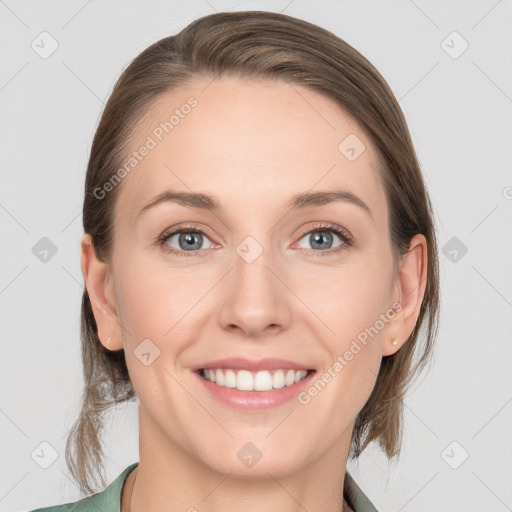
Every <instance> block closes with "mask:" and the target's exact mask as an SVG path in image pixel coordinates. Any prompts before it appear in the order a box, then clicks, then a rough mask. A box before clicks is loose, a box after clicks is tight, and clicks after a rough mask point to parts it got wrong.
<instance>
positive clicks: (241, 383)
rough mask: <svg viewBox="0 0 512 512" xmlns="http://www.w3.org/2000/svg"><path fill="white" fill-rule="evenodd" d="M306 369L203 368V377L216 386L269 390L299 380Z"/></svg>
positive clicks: (247, 389)
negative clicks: (252, 369) (249, 369)
mask: <svg viewBox="0 0 512 512" xmlns="http://www.w3.org/2000/svg"><path fill="white" fill-rule="evenodd" d="M307 373H308V372H307V371H306V370H273V371H269V370H262V371H259V372H250V371H248V370H238V371H235V370H224V369H220V368H217V369H215V370H214V369H207V370H203V373H202V375H203V377H204V378H205V379H207V380H210V381H211V382H215V383H216V384H217V385H218V386H224V387H227V388H237V389H238V390H240V391H269V390H271V389H279V388H282V387H284V386H291V385H293V384H295V383H296V382H299V381H301V380H302V379H303V378H304V377H305V376H306V375H307Z"/></svg>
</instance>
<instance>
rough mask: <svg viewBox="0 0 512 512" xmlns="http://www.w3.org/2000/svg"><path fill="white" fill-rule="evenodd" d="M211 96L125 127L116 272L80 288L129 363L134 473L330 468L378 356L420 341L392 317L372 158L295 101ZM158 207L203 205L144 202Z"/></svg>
mask: <svg viewBox="0 0 512 512" xmlns="http://www.w3.org/2000/svg"><path fill="white" fill-rule="evenodd" d="M207 85H208V82H207V81H200V80H197V81H195V82H193V83H191V84H190V85H188V86H186V87H183V88H182V89H180V90H179V91H173V92H172V93H166V94H165V95H163V96H161V97H160V98H159V99H158V100H157V101H156V102H155V103H154V104H153V105H152V107H151V109H150V110H149V111H148V112H147V113H146V115H145V117H144V118H143V119H142V120H141V121H140V123H139V124H138V125H137V126H136V128H135V129H134V132H133V137H132V139H131V141H130V148H131V149H132V150H133V151H138V154H139V156H140V158H138V157H137V163H136V165H134V166H133V168H131V169H130V171H129V172H126V176H125V177H124V178H123V180H122V182H121V183H120V184H118V185H116V186H118V187H120V190H119V197H118V201H117V203H116V206H115V211H114V213H115V224H114V245H113V253H112V260H111V264H110V265H108V266H106V267H104V270H105V274H104V276H105V279H104V280H101V282H102V283H103V284H101V285H100V284H98V285H97V286H98V287H97V288H94V287H95V286H96V285H95V284H93V280H92V279H91V281H90V283H91V285H90V289H91V291H93V292H95V293H96V297H97V298H100V297H104V301H105V302H104V309H101V308H100V307H99V306H98V304H97V303H96V300H95V301H93V302H94V304H93V306H94V311H95V316H96V320H97V323H98V329H99V335H100V338H101V339H102V342H103V343H105V344H106V341H105V340H106V338H107V337H111V338H112V341H111V343H110V344H109V345H108V348H110V349H118V348H124V350H125V355H126V361H127V364H128V368H129V372H130V376H131V379H132V382H133V386H134V388H135V391H136V394H137V396H138V399H139V404H140V405H139V414H140V432H141V434H140V435H141V459H142V451H144V452H145V453H151V456H152V457H153V458H155V459H158V458H160V457H161V458H162V460H163V459H164V458H168V457H169V455H170V454H171V453H172V454H173V457H176V454H177V453H179V454H180V455H179V457H182V458H184V459H186V460H188V461H194V463H195V464H197V465H198V467H199V468H203V469H205V470H212V471H220V472H223V473H228V472H232V474H235V475H236V474H239V475H243V476H245V477H251V476H255V477H256V476H261V475H266V474H267V471H268V472H270V473H271V474H273V475H283V474H286V473H287V472H290V471H292V470H297V468H302V467H306V466H308V465H309V466H311V465H313V464H315V463H317V462H318V461H319V460H322V459H325V458H327V457H331V458H332V459H333V461H336V460H337V461H338V462H339V460H340V458H341V457H343V456H344V457H346V455H347V450H348V444H349V442H350V436H351V433H352V428H353V424H354V421H355V419H356V416H357V414H358V413H359V411H360V410H361V408H362V407H363V405H364V404H365V402H366V401H367V400H368V397H369V396H370V393H371V391H372V389H373V387H374V384H375V380H376V377H377V374H378V369H379V365H380V362H381V358H382V356H383V355H388V354H391V353H392V352H394V351H395V350H397V349H398V348H399V346H398V347H393V346H392V345H391V344H390V343H391V340H392V339H395V338H397V339H400V344H401V343H402V341H403V340H404V339H405V338H406V337H407V335H408V334H410V329H412V326H413V323H411V322H413V320H410V321H409V323H406V322H404V309H403V308H402V312H401V313H399V312H395V311H393V310H391V307H392V306H393V304H394V303H396V302H397V301H399V300H400V299H402V298H403V297H404V294H403V291H404V290H405V289H406V287H404V283H403V282H402V283H401V282H400V275H399V274H398V273H397V272H395V270H394V266H393V259H392V254H391V247H390V243H389V232H388V216H389V212H388V207H387V203H386V197H385V191H384V188H383V185H382V183H381V181H380V177H379V175H378V173H377V171H376V165H377V155H376V152H375V150H374V148H373V147H372V144H371V142H370V140H369V138H368V136H367V135H366V133H365V132H364V131H363V130H362V128H361V127H360V126H359V125H358V124H357V123H356V122H355V121H354V120H353V119H352V118H350V117H349V116H348V115H347V114H345V113H344V112H343V111H342V110H340V109H339V108H338V107H337V106H336V105H335V104H334V103H332V102H331V101H330V100H328V99H326V98H324V97H323V96H321V95H319V94H317V93H314V92H312V91H309V90H308V89H305V88H303V87H301V86H297V85H294V86H293V87H291V86H290V85H288V84H286V83H285V82H280V81H278V82H254V81H251V82H246V81H242V80H241V79H237V78H221V79H217V80H214V81H213V82H212V83H210V84H209V85H208V87H206V86H207ZM191 97H193V98H194V100H193V101H191V100H189V98H191ZM185 105H189V107H188V108H187V107H184V106H185ZM175 111H176V112H175ZM173 113H176V115H175V117H174V119H172V120H171V123H172V128H169V125H167V126H166V125H165V124H161V123H165V122H166V121H167V122H169V119H170V117H171V115H172V114H173ZM162 126H164V127H165V126H166V129H165V128H162ZM347 137H349V139H347V141H345V143H343V144H342V145H341V149H340V147H339V146H340V143H342V142H343V141H344V140H345V139H346V138H347ZM362 144H364V150H362V148H363V146H362ZM143 146H146V147H147V148H149V149H148V150H147V151H144V150H141V151H139V149H140V148H141V147H143ZM351 147H353V148H354V151H351V150H350V148H351ZM361 150H362V151H361ZM142 153H144V154H145V155H144V156H142ZM354 156H355V157H356V158H354ZM132 163H133V162H132ZM334 191H336V192H341V191H343V192H344V193H345V195H340V196H338V197H335V196H334V195H332V196H323V200H322V196H319V195H318V193H326V192H334ZM165 192H173V193H186V194H191V193H194V194H203V195H204V196H211V200H208V201H205V200H204V197H203V201H199V200H197V199H196V200H195V202H190V201H189V202H187V201H184V200H180V201H172V200H163V201H160V202H157V203H156V204H151V203H153V202H154V200H155V198H158V197H160V196H161V194H163V193H165ZM107 193H109V192H107ZM313 193H314V194H317V195H316V196H313V197H309V200H307V197H306V196H303V197H302V199H303V200H302V201H298V200H297V197H298V196H299V195H301V194H306V195H307V194H313ZM315 197H316V200H315ZM212 198H213V199H212ZM326 198H327V199H326ZM328 199H331V200H328ZM294 200H295V204H293V201H294ZM215 202H218V207H217V208H212V207H211V206H212V205H213V204H214V203H215ZM95 264H97V265H99V263H98V262H96V263H95ZM413 266H414V265H413ZM84 268H86V266H85V267H84V266H83V269H84ZM98 268H99V267H98ZM411 268H412V267H411ZM84 275H87V270H85V271H84ZM98 275H99V274H98ZM408 275H409V276H412V275H413V272H412V271H411V272H409V273H408ZM420 278H421V276H420ZM97 281H98V283H99V281H100V280H97ZM412 281H414V280H410V281H409V282H408V286H409V287H410V288H411V289H412V288H413V283H412ZM418 281H419V279H418ZM417 284H418V283H417V282H416V285H417ZM101 286H103V288H101ZM420 291H421V287H420ZM411 310H414V304H413V305H412V306H411ZM105 311H109V314H105ZM412 316H414V315H412ZM407 330H409V332H406V331H407ZM370 332H371V333H372V334H371V335H370V334H369V333H370ZM365 333H366V336H365ZM226 359H227V360H228V361H220V362H219V360H226ZM205 367H209V368H210V369H212V373H213V376H212V377H211V379H215V380H216V382H215V383H214V382H212V380H206V379H205V378H204V376H203V372H202V369H203V368H205ZM215 368H217V369H218V370H219V371H220V373H221V375H220V376H219V372H216V371H215ZM228 370H234V371H233V372H232V373H233V374H231V373H229V371H228ZM280 370H284V371H283V372H280ZM291 370H293V372H291V373H290V371H291ZM239 371H242V373H241V374H238V380H236V375H237V372H239ZM306 371H307V373H306ZM267 372H268V373H267ZM209 373H210V372H207V374H208V375H209ZM228 374H229V375H228ZM276 374H277V376H276ZM304 374H306V376H305V377H304ZM290 376H291V377H290ZM287 378H288V379H289V380H287ZM232 379H234V380H232ZM298 379H303V380H299V381H298V382H296V383H295V380H298ZM251 380H252V382H253V385H254V382H256V383H257V384H256V385H257V387H258V389H259V390H252V391H250V390H246V389H244V388H246V387H249V388H250V386H251ZM221 382H224V385H221ZM233 382H234V383H235V386H236V387H235V388H233V387H229V386H232V385H233ZM292 382H293V384H291V383H292ZM270 385H274V386H275V389H271V390H267V391H264V389H266V387H268V386H270ZM238 388H242V389H238ZM315 390H316V391H315ZM248 443H252V444H248ZM258 457H261V458H260V459H259V460H257V463H253V462H251V461H253V460H256V459H258Z"/></svg>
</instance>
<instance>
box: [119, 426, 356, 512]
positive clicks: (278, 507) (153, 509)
mask: <svg viewBox="0 0 512 512" xmlns="http://www.w3.org/2000/svg"><path fill="white" fill-rule="evenodd" d="M146 421H147V420H146ZM142 422H144V420H142ZM145 427H148V425H145V426H144V425H143V424H141V425H140V428H139V432H140V433H141V438H140V440H139V441H140V445H139V448H140V462H139V465H138V466H137V468H135V470H134V471H132V472H131V474H130V475H129V476H128V479H127V480H126V482H125V486H124V487H123V491H122V501H121V511H122V512H142V511H144V512H157V511H158V512H162V511H169V512H174V511H176V510H190V511H194V510H199V511H201V512H217V511H222V510H231V509H233V510H236V509H240V508H243V510H244V512H256V511H258V512H260V511H261V510H267V511H276V512H277V511H279V512H304V510H315V511H319V512H320V511H321V512H340V511H343V512H353V510H352V509H351V508H350V507H349V505H348V503H346V501H345V500H344V499H343V481H344V477H345V466H346V462H347V457H348V447H349V442H350V435H351V432H350V431H348V432H347V433H346V435H345V436H343V437H342V438H340V439H339V441H338V442H337V443H336V445H334V446H332V447H330V448H329V449H328V450H326V451H325V453H324V454H322V455H321V456H320V457H319V458H317V459H316V460H314V461H313V462H312V463H310V464H309V465H304V466H302V467H300V468H299V469H298V470H297V471H294V472H290V471H287V470H286V467H284V466H283V465H279V464H277V463H276V461H275V460H271V461H270V462H267V464H268V465H267V466H264V465H263V463H264V459H263V458H262V459H261V460H260V461H259V462H258V463H257V464H258V465H257V466H254V469H259V473H258V474H257V475H256V474H255V475H254V476H251V477H247V476H244V475H239V474H237V473H236V472H235V471H229V472H225V473H221V472H218V471H215V470H214V469H212V467H211V465H210V466H208V465H207V464H205V463H204V462H203V461H202V460H200V459H199V458H197V457H192V456H191V455H190V451H187V450H186V449H184V448H183V445H182V444H179V443H176V444H170V440H169V437H167V436H164V434H163V433H162V432H161V431H158V429H152V428H151V427H149V428H145ZM143 432H145V433H147V432H151V436H147V438H144V436H142V433H143ZM159 432H160V434H159ZM162 447H166V448H165V449H164V448H162ZM258 466H259V468H258ZM241 504H243V506H242V507H241V506H240V505H241Z"/></svg>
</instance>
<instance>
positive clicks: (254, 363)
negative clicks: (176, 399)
mask: <svg viewBox="0 0 512 512" xmlns="http://www.w3.org/2000/svg"><path fill="white" fill-rule="evenodd" d="M216 368H226V369H232V370H248V371H253V372H257V371H260V370H279V369H282V370H285V369H290V370H311V369H312V368H311V367H310V366H306V365H304V364H300V363H295V362H294V361H289V360H287V359H274V358H266V359H258V360H255V359H245V358H243V357H236V358H227V359H216V360H215V361H209V362H207V363H203V364H200V365H197V366H194V367H193V368H192V370H193V371H199V370H202V369H216Z"/></svg>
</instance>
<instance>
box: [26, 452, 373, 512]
mask: <svg viewBox="0 0 512 512" xmlns="http://www.w3.org/2000/svg"><path fill="white" fill-rule="evenodd" d="M138 465H139V463H138V462H135V463H134V464H131V465H130V466H128V467H127V468H126V469H125V470H124V471H123V472H122V473H121V474H120V475H119V476H118V477H117V478H116V479H115V480H114V481H113V482H112V483H111V484H109V485H108V486H107V487H106V488H105V489H104V490H103V491H101V492H99V493H96V494H93V495H92V496H88V497H87V498H83V499H81V500H79V501H75V502H73V503H66V504H65V505H56V506H54V507H45V508H38V509H36V510H32V511H31V512H121V491H122V489H123V484H124V481H125V480H126V477H127V476H128V475H129V474H130V473H131V472H132V471H133V470H134V469H135V468H136V467H137V466H138ZM343 494H344V497H345V499H346V500H347V502H348V504H349V505H350V506H351V507H352V508H353V509H354V512H378V511H377V509H376V508H375V507H374V506H373V504H372V503H371V501H370V500H369V499H368V498H367V497H366V496H365V495H364V493H363V491H362V490H361V489H360V488H359V486H358V485H357V484H356V482H355V481H354V479H353V478H352V476H351V475H350V474H349V473H348V471H345V481H344V484H343Z"/></svg>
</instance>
